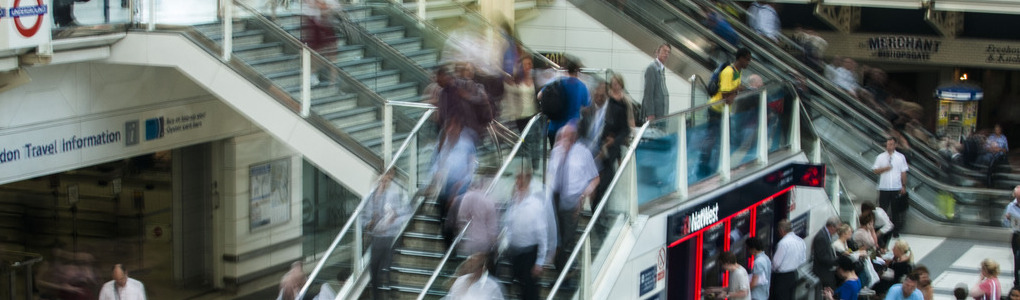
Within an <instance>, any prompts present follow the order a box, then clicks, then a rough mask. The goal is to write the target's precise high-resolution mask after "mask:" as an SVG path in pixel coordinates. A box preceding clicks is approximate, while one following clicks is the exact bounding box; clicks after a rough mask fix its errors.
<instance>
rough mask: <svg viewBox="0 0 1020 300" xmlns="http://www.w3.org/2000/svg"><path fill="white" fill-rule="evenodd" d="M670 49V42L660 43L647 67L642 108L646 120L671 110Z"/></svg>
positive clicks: (653, 118)
mask: <svg viewBox="0 0 1020 300" xmlns="http://www.w3.org/2000/svg"><path fill="white" fill-rule="evenodd" d="M669 50H670V47H669V44H662V45H659V48H656V50H655V60H654V61H652V63H651V64H649V65H648V68H645V91H644V96H643V97H642V99H641V110H642V112H643V113H644V118H645V120H646V121H651V120H655V119H656V118H661V117H662V116H665V115H666V113H668V111H669V107H668V104H669V91H667V90H666V59H668V58H669Z"/></svg>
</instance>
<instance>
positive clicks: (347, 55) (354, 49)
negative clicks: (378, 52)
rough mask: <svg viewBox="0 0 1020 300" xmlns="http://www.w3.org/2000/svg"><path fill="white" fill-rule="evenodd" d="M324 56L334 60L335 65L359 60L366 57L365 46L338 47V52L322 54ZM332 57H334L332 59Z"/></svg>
mask: <svg viewBox="0 0 1020 300" xmlns="http://www.w3.org/2000/svg"><path fill="white" fill-rule="evenodd" d="M320 53H321V54H322V56H324V57H326V58H327V59H330V60H332V61H333V62H334V63H338V62H342V61H349V60H359V59H362V58H364V57H365V46H364V45H344V46H339V47H337V49H336V51H327V52H320ZM330 56H332V57H330Z"/></svg>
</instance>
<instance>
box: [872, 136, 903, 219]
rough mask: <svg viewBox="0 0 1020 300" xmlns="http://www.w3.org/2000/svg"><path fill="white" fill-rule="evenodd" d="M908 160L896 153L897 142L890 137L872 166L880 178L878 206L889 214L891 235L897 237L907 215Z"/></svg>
mask: <svg viewBox="0 0 1020 300" xmlns="http://www.w3.org/2000/svg"><path fill="white" fill-rule="evenodd" d="M909 169H910V167H908V166H907V158H906V157H904V156H903V154H902V153H899V152H897V151H896V140H895V139H893V138H891V137H889V138H886V140H885V151H884V152H882V154H879V155H878V157H876V158H875V163H874V164H873V165H872V166H871V170H872V172H875V174H879V177H878V205H879V206H880V207H882V209H884V210H885V212H886V213H889V217H890V218H891V219H892V220H891V221H892V223H893V230H892V232H890V233H889V234H891V236H893V237H896V236H899V232H900V230H901V229H903V215H904V214H905V213H906V210H907V207H908V204H909V203H908V202H907V201H909V199H907V197H906V196H907V171H908V170H909Z"/></svg>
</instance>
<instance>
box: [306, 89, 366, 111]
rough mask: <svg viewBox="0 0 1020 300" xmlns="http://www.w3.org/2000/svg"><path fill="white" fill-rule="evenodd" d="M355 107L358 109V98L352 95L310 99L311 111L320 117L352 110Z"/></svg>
mask: <svg viewBox="0 0 1020 300" xmlns="http://www.w3.org/2000/svg"><path fill="white" fill-rule="evenodd" d="M355 107H358V98H357V96H356V95H354V94H337V95H333V96H326V97H321V98H312V111H314V112H315V113H316V114H318V115H320V116H322V115H328V114H332V113H336V112H340V111H344V110H349V109H354V108H355Z"/></svg>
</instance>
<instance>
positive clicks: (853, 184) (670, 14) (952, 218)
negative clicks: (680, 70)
mask: <svg viewBox="0 0 1020 300" xmlns="http://www.w3.org/2000/svg"><path fill="white" fill-rule="evenodd" d="M571 2H572V3H573V4H574V5H576V6H577V7H578V8H580V9H581V10H583V11H585V12H586V13H588V14H589V15H592V16H599V17H597V18H596V19H599V20H613V19H612V18H607V16H613V17H617V18H626V19H627V20H629V21H631V22H634V23H638V24H641V25H642V26H644V28H645V30H647V31H650V32H653V33H655V35H656V36H658V37H660V38H662V39H664V40H666V41H667V42H668V43H670V44H673V45H674V47H675V48H676V49H679V50H680V52H682V53H683V54H684V55H685V56H687V57H684V58H681V60H684V61H691V62H694V63H700V64H702V65H703V66H704V67H705V68H706V69H708V70H711V69H713V68H714V65H715V62H716V61H723V59H725V60H729V59H732V58H728V57H729V56H731V55H729V54H727V53H733V52H735V49H736V47H734V46H732V45H730V44H728V43H727V42H725V40H723V39H722V38H720V37H718V36H716V35H715V34H714V33H712V31H711V30H710V29H708V28H706V27H705V26H703V25H702V24H701V22H700V21H699V20H700V17H697V15H695V17H692V16H691V14H695V13H698V12H700V11H701V10H700V9H701V8H700V7H699V6H697V4H695V3H701V1H694V2H695V3H691V2H686V1H681V2H676V3H674V2H670V3H667V2H665V1H655V0H632V1H627V2H625V3H623V4H617V3H615V2H614V3H612V4H610V3H608V2H605V1H581V0H577V1H571ZM617 5H621V6H617ZM621 7H622V8H621ZM733 26H734V28H735V29H736V30H737V32H738V33H739V34H741V39H740V40H741V41H742V42H744V45H745V46H746V47H747V48H749V49H750V50H751V51H752V53H753V54H754V57H755V60H754V61H753V62H752V64H751V67H750V68H749V69H750V70H749V72H745V73H744V74H760V75H761V76H762V77H763V78H765V79H766V81H767V82H771V81H785V82H791V83H797V89H798V92H799V93H798V94H799V96H800V97H801V100H802V101H803V103H804V107H805V109H806V113H807V115H808V116H809V117H810V119H811V120H812V123H813V124H814V130H816V131H817V132H818V135H819V137H821V140H822V146H823V149H825V151H826V153H831V154H832V156H833V157H838V158H839V159H834V162H833V163H834V166H833V167H834V168H836V169H837V170H838V172H841V173H842V172H853V176H848V177H851V178H857V179H859V180H848V181H847V183H846V184H847V186H845V188H846V190H847V191H848V192H850V193H851V195H850V198H851V199H854V200H855V201H874V200H876V198H877V193H876V192H874V191H875V189H874V185H875V182H876V181H877V175H874V174H871V172H870V167H871V163H872V160H873V158H874V157H875V156H876V155H877V154H878V153H880V151H882V147H881V146H880V145H881V144H882V143H883V142H884V139H885V138H884V137H885V136H886V135H887V130H888V128H892V127H891V124H889V122H888V121H886V120H884V119H882V118H881V117H880V116H878V115H877V113H875V112H874V111H873V110H871V109H869V108H867V107H863V105H861V103H860V102H858V101H855V100H854V99H852V98H849V95H846V94H845V93H844V92H842V90H840V89H838V88H837V87H835V86H834V85H832V84H831V83H830V82H828V81H827V80H826V79H824V78H822V77H820V76H818V74H814V73H813V72H811V71H810V70H807V69H806V67H805V66H803V65H802V64H800V63H799V62H798V61H796V60H795V59H794V58H793V56H791V55H789V54H787V53H786V52H784V51H783V49H782V48H780V47H778V46H776V45H773V44H771V43H767V42H765V41H764V40H763V39H762V38H761V37H759V36H756V35H753V34H748V33H749V29H748V28H746V26H743V25H742V24H733ZM607 27H610V28H613V26H609V25H608V24H607ZM674 59H675V58H674ZM701 75H702V76H704V77H707V74H701ZM745 76H746V75H745ZM694 88H695V89H700V88H702V87H694ZM698 104H701V103H697V102H695V103H694V105H698ZM906 139H907V141H908V142H909V144H910V146H911V148H910V149H902V147H901V149H900V151H901V152H903V153H904V154H905V155H906V156H907V158H908V161H909V162H910V166H911V171H910V172H908V186H909V191H910V192H911V193H910V194H911V200H912V204H913V205H912V207H913V208H914V210H915V211H916V212H918V213H920V214H921V215H923V216H924V218H925V219H928V220H930V221H931V222H934V224H937V225H939V226H936V227H938V228H948V227H953V226H955V225H979V226H998V221H997V217H992V216H991V215H992V212H991V211H993V210H998V209H999V208H1001V207H1003V205H1005V203H1007V202H1008V200H1010V196H1009V193H1008V192H1004V191H999V190H990V189H981V188H973V187H967V186H961V185H959V184H956V182H957V181H960V179H958V178H950V177H949V176H944V175H946V174H947V173H948V172H946V171H945V170H944V169H943V167H947V166H946V165H945V164H944V163H943V162H942V161H941V160H940V159H939V156H938V154H937V153H936V152H935V151H934V149H932V148H931V147H929V146H928V143H927V141H920V140H917V139H916V138H915V137H913V136H910V135H907V136H906ZM954 175H956V176H960V175H961V174H960V172H956V173H955V174H954ZM963 175H965V174H963ZM971 181H973V180H968V181H966V182H971ZM937 199H943V200H937ZM940 201H941V202H945V203H952V205H951V206H953V207H952V208H949V207H947V205H945V203H940ZM993 208H994V209H993ZM950 210H951V211H950ZM909 227H910V226H908V228H907V229H906V230H907V231H908V232H910V231H911V229H910V228H909ZM918 227H920V226H918ZM925 227H931V226H925ZM945 232H949V231H945Z"/></svg>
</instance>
